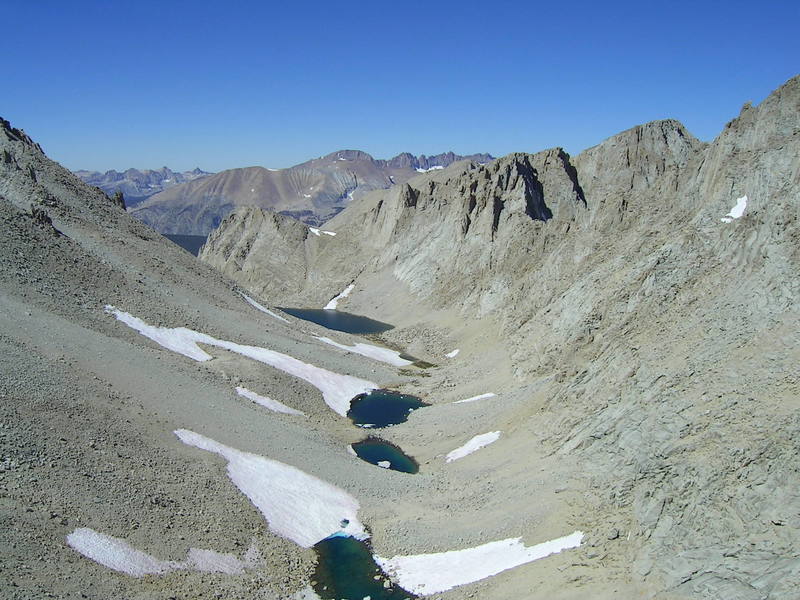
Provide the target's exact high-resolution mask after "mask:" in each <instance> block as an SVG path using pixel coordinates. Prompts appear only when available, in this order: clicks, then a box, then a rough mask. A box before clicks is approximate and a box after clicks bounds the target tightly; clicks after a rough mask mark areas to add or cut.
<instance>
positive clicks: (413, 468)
mask: <svg viewBox="0 0 800 600" xmlns="http://www.w3.org/2000/svg"><path fill="white" fill-rule="evenodd" d="M352 448H353V451H354V452H355V453H356V456H358V457H359V458H360V459H361V460H364V461H366V462H368V463H371V464H373V465H377V466H379V467H382V468H384V469H392V470H393V471H400V472H401V473H418V472H419V464H417V461H415V460H414V459H413V458H411V457H410V456H408V455H407V454H405V453H404V452H403V451H402V450H400V448H398V447H397V446H395V445H394V444H390V443H389V442H387V441H386V440H382V439H380V438H377V437H368V438H367V439H365V440H362V441H360V442H356V443H355V444H352Z"/></svg>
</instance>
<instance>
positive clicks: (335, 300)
mask: <svg viewBox="0 0 800 600" xmlns="http://www.w3.org/2000/svg"><path fill="white" fill-rule="evenodd" d="M354 287H356V284H355V283H351V284H350V285H348V286H347V287H346V288H344V290H342V293H341V294H339V295H338V296H336V297H335V298H332V299H331V301H330V302H328V303H327V304H326V305H325V306H324V307H323V308H324V310H336V307H337V306H338V305H339V300H342V299H343V298H347V297H348V296H349V295H350V292H352V291H353V288H354Z"/></svg>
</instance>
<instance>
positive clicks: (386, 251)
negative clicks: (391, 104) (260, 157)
mask: <svg viewBox="0 0 800 600" xmlns="http://www.w3.org/2000/svg"><path fill="white" fill-rule="evenodd" d="M745 196H746V200H744V202H745V203H746V207H745V208H744V213H743V216H740V217H738V218H737V216H736V215H735V214H734V211H735V209H734V207H735V206H736V205H741V202H742V201H743V199H744V198H745ZM798 198H800V78H794V79H792V80H790V81H788V82H787V83H786V84H784V85H783V86H781V88H779V89H778V90H776V91H775V92H774V93H773V94H771V95H770V96H769V97H768V98H767V99H766V100H764V101H763V102H762V103H761V104H760V105H758V106H755V107H753V106H750V105H749V104H747V105H745V107H744V108H743V109H742V112H741V114H740V115H739V117H737V118H736V119H734V120H733V121H731V122H730V123H729V124H728V125H727V126H726V127H725V129H724V131H723V132H722V133H721V134H720V135H719V136H718V137H717V139H715V140H714V141H713V142H711V143H709V144H706V143H703V142H700V141H699V140H697V139H695V138H694V137H693V136H692V135H691V134H690V133H689V132H688V131H687V130H686V129H685V128H684V127H683V126H682V125H681V124H680V123H678V122H676V121H671V120H668V121H659V122H654V123H648V124H646V125H641V126H637V127H634V128H632V129H630V130H628V131H625V132H622V133H620V134H618V135H616V136H614V137H612V138H610V139H608V140H606V141H605V142H603V143H602V144H600V145H598V146H596V147H594V148H590V149H588V150H586V151H584V152H583V153H581V154H580V155H578V156H576V157H569V156H568V155H566V153H564V152H563V151H562V150H559V149H553V150H547V151H544V152H540V153H537V154H534V155H524V154H515V155H510V156H507V157H503V158H501V159H498V160H496V161H494V162H493V163H491V164H489V165H478V164H475V163H470V164H467V165H466V166H462V165H455V166H452V167H450V168H449V169H445V170H442V171H438V172H431V173H426V174H424V175H420V176H418V177H415V178H413V179H410V180H408V181H407V182H406V183H405V184H404V185H400V186H396V187H394V188H392V189H390V190H387V191H378V192H373V193H371V194H368V195H366V196H365V197H364V198H362V199H360V200H359V201H358V202H354V203H353V204H352V205H351V206H349V207H348V208H347V209H346V210H345V211H343V212H342V213H341V214H339V215H338V216H337V217H335V218H334V219H332V220H331V221H329V222H328V223H326V225H325V228H326V229H329V230H331V231H333V232H335V233H336V234H337V235H336V236H335V237H334V236H327V237H326V236H315V235H307V234H306V236H305V240H304V241H303V242H302V244H301V243H300V237H301V233H300V232H299V231H298V232H297V234H296V237H295V238H293V239H294V241H295V244H296V245H295V246H294V247H293V248H292V249H287V247H286V245H285V241H284V238H283V237H282V236H276V235H273V234H272V233H271V232H270V231H264V233H263V234H261V235H260V238H259V232H258V231H255V230H254V231H249V232H247V235H252V236H254V237H255V238H259V239H260V241H259V244H258V246H257V248H258V250H257V251H253V252H250V253H249V254H246V253H245V254H240V255H239V256H237V258H236V261H238V262H239V264H246V265H249V267H248V268H242V269H239V268H238V267H236V266H235V264H234V261H233V260H232V259H231V255H230V254H229V249H230V248H232V247H235V246H236V238H237V237H238V236H239V235H240V234H239V232H238V231H237V230H236V229H235V228H234V227H233V226H232V225H233V224H234V223H240V222H242V221H243V220H250V221H252V222H257V221H258V219H259V217H258V215H257V210H256V209H240V210H239V211H237V212H235V213H234V214H233V215H232V216H231V217H230V220H229V221H227V222H226V223H225V224H224V225H223V226H221V227H220V228H219V229H218V230H217V231H215V232H214V233H212V235H211V236H210V238H209V241H208V243H207V245H206V247H205V248H204V250H203V253H202V255H201V258H202V259H203V260H205V261H206V262H209V263H211V264H213V265H215V266H218V267H220V268H222V269H223V270H224V271H225V272H226V273H227V274H229V275H230V276H232V277H234V278H235V279H237V280H238V281H240V282H241V283H242V284H243V285H247V286H248V287H250V288H251V289H254V290H257V291H258V292H259V293H261V294H263V296H264V297H265V298H268V299H269V300H270V301H273V302H280V303H284V304H285V305H288V304H289V303H293V304H299V305H312V306H314V305H316V306H322V305H324V304H325V302H326V301H327V300H328V299H329V298H331V297H332V296H334V295H335V294H336V293H338V292H339V291H340V290H341V289H343V288H344V287H345V286H346V285H349V284H350V283H354V284H355V289H354V291H353V293H352V294H351V295H350V296H349V297H348V298H347V299H346V300H344V301H343V302H341V304H340V308H341V309H343V310H352V311H353V312H361V313H364V314H368V315H369V316H372V317H374V318H378V319H384V320H389V321H391V322H396V323H399V324H401V325H405V326H406V327H401V328H400V329H398V330H396V331H394V332H392V333H391V334H390V335H391V336H394V339H395V340H398V341H400V340H404V341H406V342H409V343H411V340H416V341H415V342H414V343H416V344H418V346H417V347H418V348H419V349H420V350H421V351H424V349H425V348H426V347H427V348H428V349H429V350H431V351H433V348H435V350H436V351H437V352H442V351H443V350H444V349H445V346H444V345H442V344H441V343H440V342H436V341H435V340H434V341H427V340H423V339H422V338H421V337H420V336H419V330H420V328H421V329H425V327H426V326H428V327H429V330H437V323H438V326H439V327H441V323H443V322H446V323H449V324H450V325H449V334H448V335H450V336H452V341H451V342H450V343H451V345H458V344H460V343H462V342H463V340H464V339H469V336H470V333H469V332H470V329H471V328H474V327H476V326H477V325H476V324H475V323H476V322H489V323H494V324H496V327H497V330H498V331H499V333H500V339H501V340H503V342H502V344H503V345H504V346H505V347H506V348H507V349H508V352H509V355H510V356H509V358H510V363H511V370H512V372H513V377H514V379H515V381H516V385H517V386H518V388H519V389H520V390H524V389H532V390H535V392H533V391H532V392H530V395H529V401H528V404H527V405H526V407H525V408H521V409H520V410H519V411H518V412H517V413H516V415H515V416H516V419H517V421H516V423H517V425H516V427H517V428H518V429H521V430H524V431H525V432H526V433H528V435H534V436H536V437H537V438H539V439H543V440H544V441H543V443H544V446H545V447H546V448H548V449H549V452H550V453H551V454H552V456H557V457H561V458H563V459H564V460H568V459H569V460H571V461H575V462H576V464H578V465H580V467H579V469H582V470H583V473H584V476H583V485H582V486H581V489H582V490H583V492H582V494H583V499H584V501H585V502H586V505H585V509H586V510H587V511H591V513H592V514H595V515H596V516H597V519H598V522H616V523H617V526H615V527H614V528H613V529H612V530H611V533H609V535H608V536H607V538H606V537H603V536H596V537H594V538H593V539H592V540H591V544H590V549H589V550H588V552H587V554H586V557H587V559H588V560H590V561H591V560H605V561H607V562H608V564H609V565H611V564H613V565H614V567H613V568H614V569H618V572H619V574H620V577H622V578H625V577H630V578H631V580H632V581H633V582H636V583H637V584H641V585H642V586H644V587H645V588H646V589H648V590H650V591H649V592H648V597H657V598H675V597H687V598H688V597H691V598H697V597H702V598H719V599H722V598H724V599H726V600H727V599H742V600H745V599H746V600H751V599H752V600H755V599H757V598H791V597H792V595H793V593H794V592H793V590H796V589H797V588H798V587H800V546H798V539H800V536H798V529H800V495H798V494H797V491H796V490H797V489H798V487H799V486H798V484H800V473H798V468H797V462H796V457H797V456H798V452H799V451H800V447H798V443H797V440H798V439H800V436H799V435H798V434H799V433H800V419H799V418H798V416H797V415H798V414H800V413H798V410H797V409H798V408H800V407H799V406H798V398H800V394H799V393H798V392H800V389H798V387H799V386H800V379H799V378H800V372H798V370H797V366H796V365H797V364H800V362H798V358H800V350H799V349H800V343H799V342H800V338H799V337H798V334H797V332H798V331H800V322H799V321H798V317H800V315H799V314H798V311H797V298H798V293H799V292H800V289H798V283H797V282H798V281H800V272H798V265H800V261H798V249H800V237H799V236H800V228H798V211H800V207H799V205H798ZM726 215H734V216H726ZM264 218H265V219H266V217H264ZM262 231H263V230H262ZM253 247H254V248H255V247H256V246H255V245H254V246H253ZM281 252H291V254H292V256H294V257H295V259H296V260H298V261H299V263H300V264H299V266H298V268H296V269H293V270H292V271H291V272H292V273H293V274H294V275H295V277H294V279H293V280H292V281H290V282H287V281H285V280H283V279H282V280H281V283H280V287H278V286H277V285H276V283H275V282H274V281H273V280H272V279H271V278H270V276H269V275H267V276H266V277H265V276H264V274H265V273H266V274H269V273H270V272H271V269H272V268H273V266H272V260H271V258H270V256H272V255H275V254H277V255H280V253H281ZM409 305H413V306H415V307H419V308H417V309H416V310H414V311H413V312H412V313H411V314H410V315H409V310H408V306H409ZM426 314H427V315H429V316H428V317H426V316H425V315H426ZM432 315H436V316H435V318H434V317H433V316H432ZM476 319H477V321H476ZM459 340H462V342H459ZM481 354H484V356H483V357H481ZM491 354H492V351H491V349H490V348H489V347H483V348H482V349H481V350H478V349H476V351H475V352H474V353H472V355H471V358H472V360H473V361H474V360H483V361H486V362H490V361H491V360H492V359H491V358H490V356H491ZM469 359H470V354H469V353H466V356H465V353H464V352H463V351H462V353H461V354H459V359H458V360H469ZM499 360H502V356H499ZM495 366H496V368H498V369H500V368H502V363H500V362H498V363H496V365H495ZM487 368H490V367H487ZM620 532H622V533H620ZM623 536H624V543H618V542H617V540H618V539H620V538H621V537H623Z"/></svg>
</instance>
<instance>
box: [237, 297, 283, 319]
mask: <svg viewBox="0 0 800 600" xmlns="http://www.w3.org/2000/svg"><path fill="white" fill-rule="evenodd" d="M239 294H240V295H241V296H242V298H244V299H245V300H246V301H247V302H248V303H249V304H250V306H252V307H253V308H256V309H258V310H260V311H261V312H263V313H267V314H268V315H269V316H270V317H275V318H276V319H278V320H279V321H283V322H284V323H288V322H289V319H284V318H283V317H282V316H280V315H279V314H277V313H274V312H272V311H271V310H270V309H268V308H267V307H265V306H262V305H261V304H259V303H258V302H256V301H255V300H253V299H252V298H251V297H250V296H248V295H247V294H243V293H242V292H239Z"/></svg>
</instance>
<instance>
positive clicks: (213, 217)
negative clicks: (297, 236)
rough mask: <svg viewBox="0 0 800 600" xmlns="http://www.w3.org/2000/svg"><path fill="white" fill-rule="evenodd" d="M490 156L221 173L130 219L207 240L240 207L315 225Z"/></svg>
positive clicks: (363, 159)
mask: <svg viewBox="0 0 800 600" xmlns="http://www.w3.org/2000/svg"><path fill="white" fill-rule="evenodd" d="M466 158H468V159H471V160H476V161H480V162H488V161H491V160H492V157H491V156H489V155H488V154H480V155H471V156H469V157H463V156H458V155H456V154H453V153H451V152H449V153H446V154H440V155H437V156H431V157H426V156H424V155H423V156H420V157H415V156H413V155H411V154H401V155H399V156H397V157H395V158H393V159H391V160H388V161H386V160H376V159H374V158H372V157H371V156H370V155H369V154H367V153H365V152H361V151H358V150H341V151H339V152H334V153H332V154H329V155H327V156H323V157H320V158H315V159H313V160H309V161H307V162H304V163H302V164H299V165H296V166H294V167H291V168H288V169H277V170H275V169H266V168H264V167H245V168H241V169H231V170H228V171H222V172H220V173H217V174H216V175H212V176H210V177H205V178H203V179H199V180H196V181H192V182H189V183H186V184H183V185H178V186H175V187H172V188H170V189H167V190H165V191H163V192H161V193H159V194H155V195H154V196H152V197H150V198H149V199H148V200H146V201H145V202H142V203H141V204H139V205H138V206H136V207H135V208H134V209H133V210H132V211H131V212H132V214H133V215H134V216H135V217H136V218H138V219H141V220H142V221H144V222H145V223H147V224H148V225H150V226H151V227H153V228H154V229H156V230H157V231H160V232H161V233H170V234H189V235H206V234H207V233H208V232H209V231H211V230H212V229H213V228H214V227H216V226H217V225H219V223H220V222H221V221H222V219H223V218H224V217H225V216H226V215H227V214H228V213H229V212H230V211H231V210H233V209H234V208H236V207H238V206H258V207H260V208H265V209H269V210H272V211H275V212H279V213H282V214H286V215H290V216H292V217H295V218H297V219H299V220H301V221H303V222H305V223H307V224H309V225H318V224H320V223H323V222H324V221H326V220H328V219H330V218H331V217H332V216H334V215H335V214H337V213H338V212H339V211H341V210H342V209H343V208H344V207H345V206H347V205H348V204H349V203H350V202H351V201H352V200H353V198H356V197H359V196H360V195H362V194H363V193H365V192H367V191H370V190H375V189H385V188H389V187H391V186H392V185H394V184H396V183H402V182H404V181H406V180H408V179H409V178H410V177H413V176H414V175H417V174H418V172H419V171H425V170H430V169H432V170H436V169H439V168H444V167H446V166H448V165H450V164H452V163H453V162H456V161H459V160H464V159H466Z"/></svg>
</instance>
